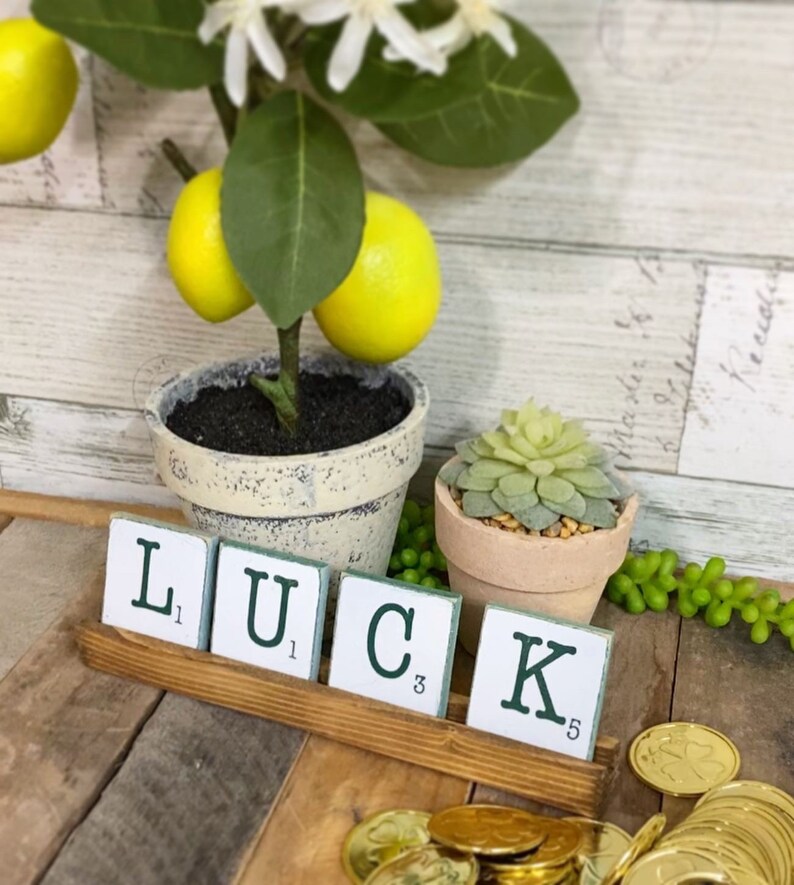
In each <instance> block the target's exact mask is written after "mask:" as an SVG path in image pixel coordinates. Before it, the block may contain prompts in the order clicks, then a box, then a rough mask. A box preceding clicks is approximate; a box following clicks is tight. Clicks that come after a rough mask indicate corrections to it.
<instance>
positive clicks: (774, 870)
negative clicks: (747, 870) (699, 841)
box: [663, 809, 787, 881]
mask: <svg viewBox="0 0 794 885" xmlns="http://www.w3.org/2000/svg"><path fill="white" fill-rule="evenodd" d="M706 811H707V809H703V810H702V812H700V813H695V814H692V815H690V817H688V818H687V819H686V820H685V821H684V823H682V824H681V825H680V826H679V827H676V829H675V830H673V831H672V832H671V833H669V834H668V837H669V840H670V841H672V842H676V840H678V839H679V838H686V836H687V834H693V833H694V834H700V835H701V836H705V837H706V838H711V839H712V840H713V842H714V844H715V849H716V847H717V846H723V845H724V844H725V843H726V842H727V843H730V844H731V845H733V846H734V847H737V848H738V847H739V846H740V845H741V846H743V848H744V850H745V852H746V853H747V855H749V857H750V858H752V859H754V860H755V861H756V862H757V864H758V865H760V868H761V869H760V870H759V872H766V873H767V874H769V875H770V876H772V878H773V880H775V881H776V880H778V879H780V878H782V879H785V878H786V865H787V861H786V854H785V850H784V848H783V846H782V845H781V844H779V843H777V842H776V840H775V838H774V836H772V835H770V833H769V832H768V831H766V830H764V828H763V826H761V825H760V824H759V823H758V822H757V821H756V820H755V819H754V818H753V817H751V816H750V815H748V814H745V815H743V816H742V817H739V818H732V817H728V816H726V815H722V814H718V813H717V812H714V813H711V814H706ZM663 841H664V842H665V844H667V842H668V839H667V838H666V839H665V840H663Z"/></svg>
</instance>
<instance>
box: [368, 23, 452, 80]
mask: <svg viewBox="0 0 794 885" xmlns="http://www.w3.org/2000/svg"><path fill="white" fill-rule="evenodd" d="M375 27H376V28H377V29H378V30H379V31H380V33H381V34H383V36H384V37H385V38H386V40H388V41H389V43H390V44H391V45H392V46H393V47H394V48H395V49H396V50H397V52H399V53H400V55H401V56H402V57H403V58H406V59H408V60H409V61H412V62H413V63H414V64H415V65H416V66H417V67H418V68H421V69H422V70H424V71H432V73H434V74H436V75H438V76H441V75H442V74H443V73H444V72H445V71H446V69H447V60H446V58H444V56H443V55H442V54H441V53H440V52H439V51H438V50H437V49H435V48H434V47H433V46H431V45H430V43H428V42H427V41H426V40H424V39H423V38H422V36H421V34H419V33H418V32H417V31H416V30H415V29H414V27H413V25H412V24H411V23H410V22H409V21H408V20H407V19H405V18H403V16H402V15H400V13H399V12H397V10H396V9H395V8H394V7H391V8H389V9H388V10H386V11H385V12H382V13H379V14H378V15H377V16H376V17H375Z"/></svg>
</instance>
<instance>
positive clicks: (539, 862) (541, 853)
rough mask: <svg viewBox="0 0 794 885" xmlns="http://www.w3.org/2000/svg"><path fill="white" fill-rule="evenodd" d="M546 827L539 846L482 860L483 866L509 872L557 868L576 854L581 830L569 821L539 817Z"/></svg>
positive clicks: (581, 839)
mask: <svg viewBox="0 0 794 885" xmlns="http://www.w3.org/2000/svg"><path fill="white" fill-rule="evenodd" d="M540 820H541V821H542V822H543V824H544V826H545V828H546V837H545V838H544V840H543V842H541V844H540V847H539V848H537V849H536V850H535V851H531V852H529V853H528V854H521V855H518V856H515V855H514V856H512V857H506V858H500V859H499V860H498V861H493V860H483V866H485V867H488V868H490V869H492V870H499V871H504V872H511V871H514V870H517V869H521V870H542V869H547V868H550V867H554V868H559V867H560V866H563V865H564V864H567V863H568V861H570V860H572V859H573V858H574V857H575V856H576V852H577V851H578V850H579V847H580V846H581V844H582V841H583V838H582V831H581V830H580V829H579V827H578V826H577V825H576V824H573V823H570V821H564V820H555V819H554V818H540Z"/></svg>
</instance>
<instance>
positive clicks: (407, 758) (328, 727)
mask: <svg viewBox="0 0 794 885" xmlns="http://www.w3.org/2000/svg"><path fill="white" fill-rule="evenodd" d="M77 640H78V644H79V646H80V651H81V655H82V657H83V660H84V661H85V662H86V663H87V664H88V665H89V666H91V667H95V668H98V669H100V670H104V671H105V672H108V673H113V674H116V675H120V676H127V677H130V678H133V679H138V680H141V681H144V682H147V683H149V684H151V685H155V686H157V687H160V688H164V689H166V690H168V691H174V692H178V693H180V694H184V695H187V696H189V697H194V698H199V699H201V700H204V701H207V702H209V703H212V704H219V705H221V706H224V707H230V708H231V709H234V710H239V711H241V712H245V713H251V714H253V715H255V716H262V717H266V718H270V719H274V720H276V721H278V722H281V723H285V724H287V725H291V726H294V727H297V728H303V729H305V730H307V731H311V732H312V733H313V734H318V735H320V736H322V737H330V738H333V739H336V740H339V741H342V742H344V743H347V744H350V745H351V746H354V747H357V748H359V749H363V750H375V751H377V752H378V753H381V754H382V755H384V756H389V757H390V758H392V759H398V760H400V761H403V762H411V763H413V764H414V765H418V766H421V767H424V768H430V769H432V770H434V771H441V772H443V773H445V774H450V775H453V776H455V777H461V778H468V779H470V780H477V781H481V782H483V783H487V784H489V785H491V786H496V787H500V788H502V789H505V790H510V791H511V792H513V793H516V794H518V795H520V796H529V797H533V798H536V799H538V800H539V801H545V802H549V803H554V804H555V805H556V806H557V807H559V808H564V809H567V810H569V811H574V812H578V813H582V814H586V815H594V814H598V813H599V811H600V808H601V805H602V801H603V799H604V792H603V791H604V786H605V784H606V782H607V780H608V778H609V775H610V773H611V768H612V767H613V765H614V762H615V757H616V755H617V749H618V748H617V745H616V742H615V741H613V740H606V739H604V738H601V737H599V738H598V740H597V758H598V760H599V761H597V762H586V761H583V760H580V759H573V758H571V757H568V756H565V757H563V756H561V755H560V754H558V753H552V752H549V751H547V750H541V749H539V748H537V747H530V746H526V745H520V744H518V743H516V742H515V741H510V740H507V739H505V738H501V737H498V736H496V735H492V734H487V733H485V732H481V731H477V730H475V729H472V728H469V727H468V726H466V725H462V724H460V723H457V722H452V721H450V720H448V719H436V718H434V717H430V716H426V715H423V714H420V713H414V712H413V711H410V710H403V709H401V708H399V707H394V706H392V705H390V704H384V703H381V702H378V701H373V700H370V699H368V698H363V697H360V696H358V695H354V694H351V693H349V692H345V691H340V690H338V689H334V688H330V687H328V686H321V685H318V684H317V683H313V682H308V681H306V680H302V679H297V678H295V677H292V676H286V675H283V674H281V673H275V672H270V671H267V670H263V669H261V668H258V667H253V666H251V665H249V664H242V663H239V662H237V661H230V660H228V659H226V658H222V657H219V656H218V655H213V654H210V653H209V652H196V651H193V650H191V649H185V648H183V647H181V646H177V645H174V644H172V643H168V642H162V641H159V640H156V639H151V638H149V637H146V636H142V635H140V634H137V633H130V632H128V631H125V630H118V629H116V628H114V627H109V626H107V625H105V624H97V623H88V624H84V625H82V626H81V627H80V629H79V631H78V636H77ZM563 764H564V768H562V769H561V765H563Z"/></svg>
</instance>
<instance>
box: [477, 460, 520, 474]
mask: <svg viewBox="0 0 794 885" xmlns="http://www.w3.org/2000/svg"><path fill="white" fill-rule="evenodd" d="M520 470H521V468H520V467H518V466H517V465H515V464H506V463H505V462H504V461H493V460H490V459H488V458H481V459H480V460H479V461H476V462H475V463H474V464H472V465H471V466H470V467H469V474H470V475H471V476H473V477H475V478H477V479H501V478H502V477H503V476H508V475H509V474H511V473H517V472H519V471H520Z"/></svg>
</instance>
